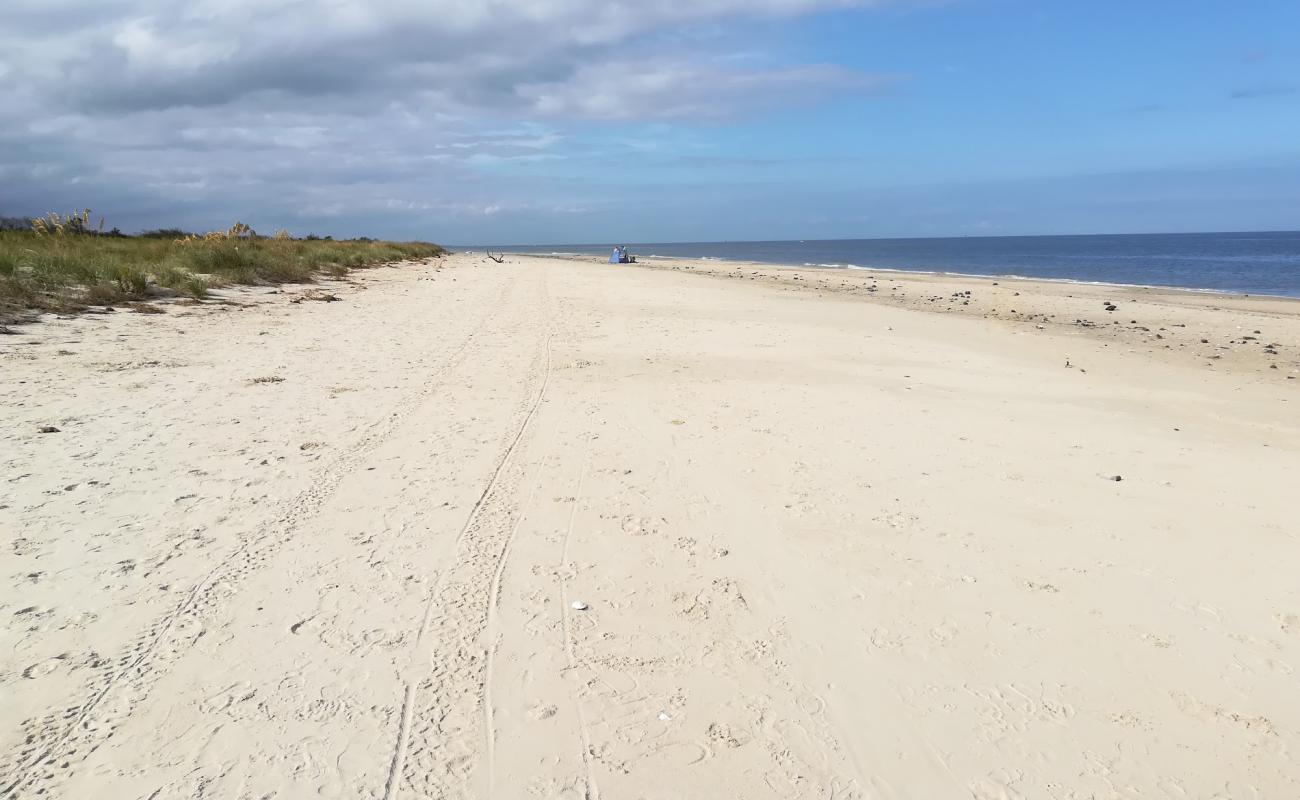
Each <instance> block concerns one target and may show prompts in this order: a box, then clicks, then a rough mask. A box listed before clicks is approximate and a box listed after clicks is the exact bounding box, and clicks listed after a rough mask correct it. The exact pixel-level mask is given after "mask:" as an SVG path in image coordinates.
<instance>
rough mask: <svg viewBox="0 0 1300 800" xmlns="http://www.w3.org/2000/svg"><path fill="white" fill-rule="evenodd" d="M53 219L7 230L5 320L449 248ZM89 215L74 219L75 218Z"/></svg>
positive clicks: (0, 280) (298, 276) (0, 268)
mask: <svg viewBox="0 0 1300 800" xmlns="http://www.w3.org/2000/svg"><path fill="white" fill-rule="evenodd" d="M83 218H88V213H87V212H82V213H81V217H77V216H74V215H69V217H68V218H66V219H65V218H62V217H56V215H49V216H47V217H45V218H43V219H44V220H45V221H46V223H45V224H44V227H43V228H42V231H43V233H41V234H37V233H36V232H34V231H33V229H32V226H31V224H30V221H25V222H27V227H26V228H25V229H23V230H4V229H2V228H0V323H3V322H4V321H5V320H10V321H12V320H15V319H18V318H21V317H22V316H24V313H25V312H28V311H32V310H36V311H40V310H47V311H64V310H72V309H76V308H77V307H79V306H84V305H86V304H88V303H89V304H100V303H110V304H111V303H120V302H123V301H124V300H128V299H138V298H142V297H146V296H147V295H148V294H149V289H150V284H151V283H152V284H155V285H157V286H163V287H166V288H169V289H173V290H175V291H179V292H184V293H185V294H188V295H191V296H193V297H196V298H201V297H204V296H205V295H206V294H207V292H208V290H209V289H210V288H211V287H213V286H224V285H229V284H274V283H285V282H295V283H299V282H303V283H305V282H309V281H311V280H312V278H313V277H315V276H317V275H320V274H325V275H329V276H331V277H335V278H341V277H343V276H345V275H346V274H347V273H348V272H349V271H350V270H353V269H360V268H364V267H370V266H375V265H378V264H382V263H385V262H390V261H397V260H402V259H416V258H430V257H434V256H439V255H442V254H443V253H444V252H445V251H444V250H443V249H442V248H441V247H438V246H437V245H433V244H426V243H422V242H407V243H395V242H379V241H375V240H372V239H364V238H363V239H357V240H352V241H333V240H331V239H330V238H329V237H324V238H316V239H311V240H295V239H291V238H287V237H283V236H282V237H278V238H264V237H257V236H255V235H254V234H253V233H252V231H251V229H250V228H249V227H248V226H246V225H241V224H238V223H237V224H236V225H235V226H233V227H231V228H230V229H229V230H228V231H223V232H214V233H210V234H207V235H206V236H204V237H196V236H193V235H191V234H187V233H185V232H184V231H181V230H179V229H160V230H156V231H150V232H148V233H147V234H142V235H140V236H118V235H114V234H113V233H112V232H110V233H109V234H96V233H93V232H90V231H88V230H86V229H85V226H84V219H83ZM79 219H80V220H82V221H81V222H77V220H79Z"/></svg>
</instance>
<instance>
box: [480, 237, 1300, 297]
mask: <svg viewBox="0 0 1300 800" xmlns="http://www.w3.org/2000/svg"><path fill="white" fill-rule="evenodd" d="M615 244H627V248H628V253H629V254H631V255H635V256H637V258H638V259H646V260H650V259H654V258H678V259H710V260H736V261H755V262H759V263H763V264H779V265H788V266H797V267H825V268H846V269H847V268H859V269H897V270H909V271H924V272H947V273H956V274H963V275H989V276H1021V277H1026V278H1044V279H1051V280H1068V281H1079V282H1095V283H1121V284H1137V285H1143V286H1172V287H1182V288H1187V289H1202V290H1212V291H1220V292H1235V293H1245V294H1263V295H1279V296H1287V297H1300V232H1281V233H1279V232H1272V233H1179V234H1126V235H1114V236H987V237H985V236H980V237H976V236H971V237H962V238H951V239H832V240H811V239H810V240H807V241H781V242H674V243H648V244H633V243H624V242H617V243H615V242H611V243H608V244H588V245H532V246H524V247H521V246H513V247H504V248H493V249H494V250H497V249H503V250H505V251H506V252H511V253H530V254H543V255H572V256H582V257H587V256H599V257H602V258H607V257H608V256H609V253H610V252H611V251H612V250H613V248H614V245H615ZM473 249H484V248H473Z"/></svg>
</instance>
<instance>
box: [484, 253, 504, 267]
mask: <svg viewBox="0 0 1300 800" xmlns="http://www.w3.org/2000/svg"><path fill="white" fill-rule="evenodd" d="M487 257H488V258H490V259H492V260H493V261H495V262H497V263H498V264H502V263H505V260H506V254H505V253H502V254H501V255H499V256H494V255H492V251H491V250H489V251H488V254H487Z"/></svg>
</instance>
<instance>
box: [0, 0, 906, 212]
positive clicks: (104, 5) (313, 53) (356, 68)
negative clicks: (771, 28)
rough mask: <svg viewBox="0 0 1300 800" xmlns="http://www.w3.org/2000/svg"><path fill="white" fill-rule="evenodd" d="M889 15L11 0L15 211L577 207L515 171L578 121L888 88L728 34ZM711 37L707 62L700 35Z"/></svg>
mask: <svg viewBox="0 0 1300 800" xmlns="http://www.w3.org/2000/svg"><path fill="white" fill-rule="evenodd" d="M896 1H897V2H918V1H919V0H896ZM877 4H878V0H657V1H656V2H649V0H612V1H611V0H424V1H423V2H421V1H420V0H364V1H363V0H296V2H290V3H267V2H265V0H8V2H7V3H6V10H5V12H3V19H4V25H3V26H0V54H3V61H0V76H2V77H4V79H5V85H4V87H3V88H0V100H2V101H0V173H3V174H5V175H6V182H7V184H8V185H7V186H6V191H5V192H4V193H0V206H3V207H0V214H2V213H24V212H30V211H42V210H44V208H45V206H46V205H47V204H58V205H60V207H61V206H64V205H68V206H70V205H72V204H76V203H82V204H84V203H87V202H93V203H94V204H95V207H97V208H105V209H109V208H113V207H115V206H116V207H119V208H123V209H136V212H133V213H138V214H139V215H140V216H141V217H143V216H146V215H150V214H158V213H167V214H171V213H175V209H177V205H176V202H175V201H176V200H177V199H182V198H185V199H188V200H189V201H190V203H191V205H192V206H193V214H194V215H199V214H206V215H209V216H219V215H222V214H226V213H237V214H238V215H239V216H241V218H242V217H252V216H254V213H255V211H256V209H258V208H267V209H275V208H282V207H284V206H286V205H290V204H291V205H293V207H294V208H295V209H296V210H295V211H294V213H297V214H303V215H309V214H310V213H313V212H314V213H316V214H317V215H318V216H319V217H322V218H324V217H329V216H332V217H340V218H342V217H347V216H348V214H349V213H351V212H350V210H351V211H355V212H356V213H358V214H362V213H366V212H369V211H376V212H383V211H389V210H396V211H402V212H405V213H409V214H412V215H418V214H425V215H430V216H432V215H439V214H455V215H468V216H477V217H496V216H502V215H505V214H508V213H516V212H520V211H521V210H527V211H528V212H529V213H539V214H542V213H567V214H572V213H576V212H574V211H572V209H585V208H589V207H591V205H592V203H593V198H592V197H589V196H584V194H583V192H582V190H581V189H580V188H575V187H576V186H578V184H579V183H580V182H569V183H568V184H566V183H565V182H564V180H563V179H555V180H553V181H551V182H550V183H549V184H547V185H548V186H551V187H553V188H552V189H551V190H549V193H547V192H546V191H541V190H539V189H538V188H537V186H538V185H539V184H532V185H531V186H525V185H523V184H521V183H519V181H517V180H513V179H511V178H510V177H509V176H505V173H507V172H508V171H511V170H515V171H518V170H539V171H540V170H543V169H548V168H553V167H554V166H555V165H556V164H559V163H562V162H564V161H565V160H568V159H571V158H573V157H580V156H581V155H582V152H581V148H582V147H584V141H585V140H584V137H583V136H580V135H574V134H575V132H578V131H581V130H582V129H583V128H584V126H585V125H586V122H585V120H591V119H596V120H614V121H623V122H627V121H633V120H645V121H660V122H666V123H672V124H677V125H681V124H689V123H693V122H710V123H712V122H716V121H718V120H725V119H729V118H735V117H737V116H739V115H743V114H746V113H750V112H755V111H764V110H768V109H771V108H776V107H781V106H788V105H792V104H801V103H806V102H810V101H815V100H817V99H819V98H824V97H826V96H827V95H829V94H831V93H837V92H865V91H871V90H873V89H876V88H878V87H879V86H881V85H882V83H884V82H885V80H886V79H884V78H881V77H878V76H872V75H865V74H862V73H858V72H854V71H851V70H848V69H845V68H842V67H837V66H833V65H825V64H791V63H788V62H782V61H780V60H778V59H775V58H770V59H769V58H765V56H764V54H763V53H762V52H761V51H758V52H755V50H754V47H753V42H750V41H732V42H729V41H728V38H727V35H726V32H727V31H728V30H729V28H730V27H732V26H733V25H734V24H738V23H743V22H744V21H746V20H752V19H755V18H772V17H781V16H793V15H799V14H806V13H811V12H818V11H826V10H833V9H844V8H853V7H865V6H872V5H877ZM702 28H707V29H709V31H710V37H711V38H710V40H709V42H710V44H709V46H708V47H703V46H701V45H699V43H698V41H696V42H693V41H692V38H691V37H690V36H689V35H687V34H688V33H689V32H690V31H692V30H696V29H702ZM719 32H721V33H719ZM634 52H635V53H637V54H638V55H637V57H635V58H633V57H632V56H631V55H629V54H630V53H634ZM729 56H734V57H729ZM620 138H621V139H626V137H614V138H613V139H610V140H607V141H606V142H605V143H604V144H603V145H602V147H603V148H604V149H605V151H606V152H607V151H608V149H609V148H611V147H613V148H618V147H622V145H619V144H618V140H619V139H620ZM638 138H643V136H641V135H639V137H638ZM588 144H589V143H588ZM620 152H623V153H627V152H630V149H629V148H627V147H622V150H621V151H620ZM503 176H504V177H503ZM71 187H75V188H71ZM527 192H533V193H535V194H538V195H539V196H537V197H523V196H522V194H524V193H527ZM187 193H188V194H187ZM512 193H513V196H512ZM340 198H342V199H340ZM388 199H395V200H396V201H397V202H398V203H399V205H398V206H397V207H389V206H386V205H385V203H386V202H387V200H388ZM560 209H565V211H563V212H561V211H559V210H560ZM186 213H189V212H186ZM110 222H113V219H112V218H110ZM154 224H170V223H169V221H168V220H167V219H161V220H157V221H156V223H154ZM213 224H215V223H213ZM129 225H130V223H124V227H129ZM263 227H265V225H264V226H263Z"/></svg>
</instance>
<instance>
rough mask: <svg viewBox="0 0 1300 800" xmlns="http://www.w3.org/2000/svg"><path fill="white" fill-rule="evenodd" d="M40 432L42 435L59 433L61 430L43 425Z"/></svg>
mask: <svg viewBox="0 0 1300 800" xmlns="http://www.w3.org/2000/svg"><path fill="white" fill-rule="evenodd" d="M40 431H41V433H58V432H59V429H58V428H56V427H54V426H53V425H42V426H41V427H40Z"/></svg>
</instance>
